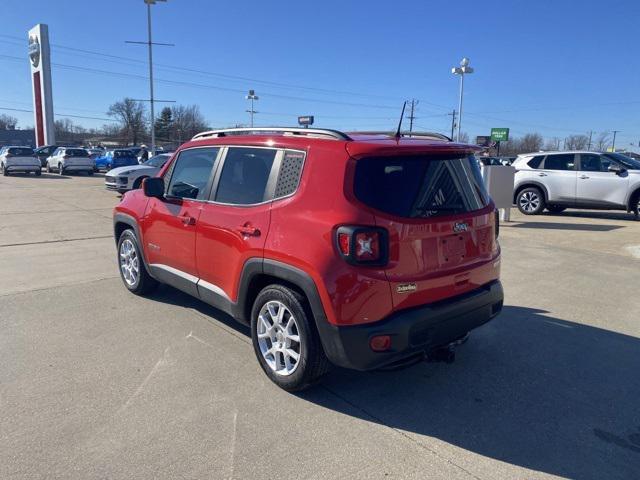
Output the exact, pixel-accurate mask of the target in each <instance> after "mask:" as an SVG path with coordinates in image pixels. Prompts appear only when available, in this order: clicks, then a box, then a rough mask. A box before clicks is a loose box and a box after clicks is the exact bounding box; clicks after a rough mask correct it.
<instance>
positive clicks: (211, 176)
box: [162, 145, 223, 203]
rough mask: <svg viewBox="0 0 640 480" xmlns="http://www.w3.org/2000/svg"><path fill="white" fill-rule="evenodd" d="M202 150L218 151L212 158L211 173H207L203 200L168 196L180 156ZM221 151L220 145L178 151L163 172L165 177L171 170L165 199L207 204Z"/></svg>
mask: <svg viewBox="0 0 640 480" xmlns="http://www.w3.org/2000/svg"><path fill="white" fill-rule="evenodd" d="M204 148H217V149H218V153H217V154H216V158H214V160H213V168H212V169H211V173H209V178H208V179H207V184H206V185H205V187H204V190H205V194H204V198H202V199H200V198H185V197H177V196H175V195H169V193H168V190H169V186H170V185H171V181H172V180H173V174H174V171H175V168H174V167H175V165H176V163H177V162H178V160H179V159H180V156H181V155H182V153H183V152H190V151H192V150H199V149H204ZM222 151H223V147H222V146H221V145H202V146H199V147H191V148H185V149H184V150H180V151H179V152H178V153H177V155H175V158H174V159H173V160H171V165H169V166H168V167H167V169H166V170H165V172H164V175H166V174H167V173H168V172H169V170H171V172H170V173H171V177H169V183H168V184H167V187H166V188H167V190H166V191H165V198H166V199H167V200H174V201H175V200H180V201H185V200H186V201H189V202H200V203H206V202H207V198H208V197H209V195H210V194H211V186H212V185H213V179H214V176H215V173H216V171H217V168H218V164H219V163H220V159H221V156H222ZM164 175H163V176H162V179H163V180H164Z"/></svg>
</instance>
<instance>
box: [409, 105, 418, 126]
mask: <svg viewBox="0 0 640 480" xmlns="http://www.w3.org/2000/svg"><path fill="white" fill-rule="evenodd" d="M416 105H418V100H416V99H415V98H414V99H413V100H411V113H410V114H409V133H410V134H411V133H412V132H413V121H414V120H415V118H416V117H415V115H414V112H415V108H416Z"/></svg>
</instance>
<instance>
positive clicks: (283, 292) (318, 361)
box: [251, 284, 331, 392]
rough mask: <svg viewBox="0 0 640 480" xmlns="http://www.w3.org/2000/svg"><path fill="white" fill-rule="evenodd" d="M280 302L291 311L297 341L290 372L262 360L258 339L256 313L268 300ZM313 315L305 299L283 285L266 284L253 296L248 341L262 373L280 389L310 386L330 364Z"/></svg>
mask: <svg viewBox="0 0 640 480" xmlns="http://www.w3.org/2000/svg"><path fill="white" fill-rule="evenodd" d="M271 301H277V302H280V303H282V304H283V305H284V306H285V307H286V308H287V309H288V310H289V311H290V312H291V314H293V316H294V317H295V320H296V322H295V323H296V327H297V333H298V337H299V339H300V342H299V350H300V351H299V355H300V356H299V359H298V361H297V362H296V367H295V369H294V370H293V372H292V373H291V374H289V375H280V374H277V373H276V372H275V371H274V370H273V369H272V368H271V367H270V366H269V364H268V363H267V361H266V360H265V358H264V356H263V354H262V351H261V350H260V344H259V342H258V316H259V314H260V311H261V310H262V308H263V307H265V305H266V304H267V303H268V302H271ZM313 322H314V320H313V316H312V314H311V311H310V309H309V307H308V304H307V301H306V299H305V298H304V297H303V296H302V295H300V294H299V293H297V292H295V291H293V290H291V289H289V288H287V287H285V286H282V285H277V284H274V285H269V286H267V287H265V288H264V289H263V290H262V291H261V292H260V293H259V294H258V297H257V298H256V300H255V302H254V304H253V308H252V310H251V340H252V343H253V349H254V352H255V354H256V357H257V359H258V363H259V364H260V366H261V367H262V370H263V371H264V373H265V374H266V375H267V377H269V379H270V380H271V381H272V382H273V383H275V384H276V385H278V386H279V387H280V388H282V389H283V390H286V391H288V392H296V391H300V390H304V389H305V388H308V387H310V386H311V385H313V384H315V383H316V382H318V380H320V378H321V377H322V376H323V375H324V374H326V373H327V372H328V371H329V370H331V363H330V362H329V360H328V359H327V356H326V355H325V353H324V350H323V349H322V344H321V343H320V337H319V335H318V332H317V330H316V328H315V325H314V324H313Z"/></svg>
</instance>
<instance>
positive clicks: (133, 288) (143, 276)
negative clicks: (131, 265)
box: [117, 229, 158, 296]
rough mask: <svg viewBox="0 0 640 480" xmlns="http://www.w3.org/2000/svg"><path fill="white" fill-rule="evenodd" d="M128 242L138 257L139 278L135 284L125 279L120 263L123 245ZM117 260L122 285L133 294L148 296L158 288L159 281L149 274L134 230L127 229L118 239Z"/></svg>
mask: <svg viewBox="0 0 640 480" xmlns="http://www.w3.org/2000/svg"><path fill="white" fill-rule="evenodd" d="M126 241H130V242H131V243H132V244H133V248H134V250H135V254H136V257H137V259H138V276H137V279H136V281H135V282H133V283H129V282H128V281H127V279H126V278H125V274H124V272H123V268H122V267H121V263H120V260H121V258H120V253H121V249H122V248H123V244H124V243H125V242H126ZM117 260H118V271H119V272H120V278H121V279H122V283H123V284H124V286H125V287H126V288H127V290H129V291H130V292H131V293H134V294H136V295H141V296H142V295H147V294H149V293H151V292H153V291H154V290H155V289H156V288H157V287H158V281H157V280H156V279H154V278H152V277H151V275H149V272H147V267H146V266H145V264H144V261H143V260H142V255H141V254H140V247H139V246H138V239H137V238H136V234H135V232H134V231H133V230H131V229H127V230H125V231H124V232H122V235H120V238H119V239H118V251H117Z"/></svg>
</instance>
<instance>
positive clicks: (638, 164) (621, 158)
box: [604, 153, 640, 170]
mask: <svg viewBox="0 0 640 480" xmlns="http://www.w3.org/2000/svg"><path fill="white" fill-rule="evenodd" d="M604 156H605V157H609V158H611V159H613V160H616V161H617V162H619V163H621V164H622V165H623V166H625V167H626V168H628V169H630V170H640V161H638V160H636V159H635V158H631V157H627V156H626V155H622V154H621V153H605V154H604Z"/></svg>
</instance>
